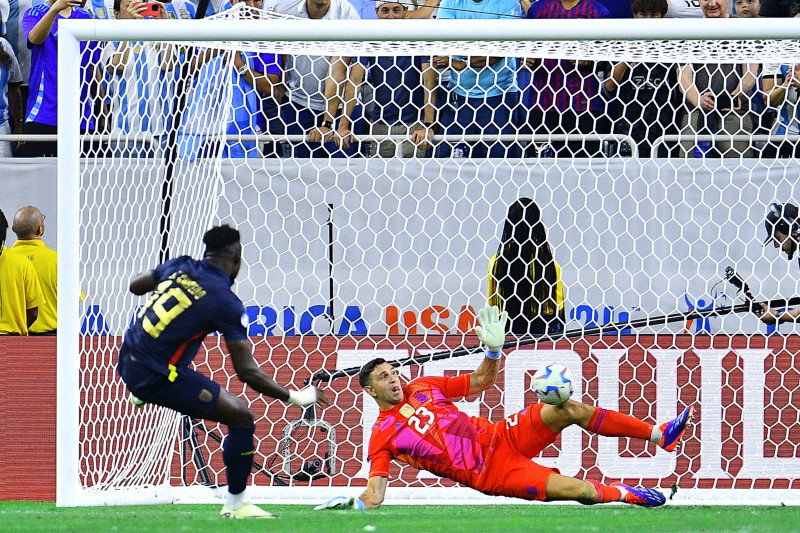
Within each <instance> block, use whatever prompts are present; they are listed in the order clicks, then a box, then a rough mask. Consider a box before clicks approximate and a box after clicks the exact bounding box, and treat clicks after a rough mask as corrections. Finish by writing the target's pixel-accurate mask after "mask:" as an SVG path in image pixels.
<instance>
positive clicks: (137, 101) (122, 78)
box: [101, 0, 178, 157]
mask: <svg viewBox="0 0 800 533" xmlns="http://www.w3.org/2000/svg"><path fill="white" fill-rule="evenodd" d="M158 5H159V9H160V14H159V16H158V18H160V19H166V18H168V16H167V10H166V8H165V7H164V4H158ZM113 7H114V18H116V19H119V20H131V19H134V20H135V19H142V18H144V17H143V16H142V15H141V13H142V12H143V11H144V10H145V9H146V8H147V6H146V5H145V3H144V2H137V1H136V0H115V2H114V6H113ZM101 62H102V63H101V64H102V65H103V66H104V68H105V70H106V73H107V91H108V97H109V99H110V103H111V104H110V120H109V124H108V129H109V133H110V134H111V135H113V136H117V139H116V140H112V141H111V143H110V147H111V149H112V151H113V152H114V153H115V154H116V155H117V156H119V157H153V156H154V155H155V153H156V150H157V147H158V146H159V145H160V144H162V143H163V142H164V141H165V140H166V136H167V133H168V131H169V121H170V115H171V112H172V109H171V103H172V101H173V100H174V98H175V84H176V77H175V71H176V68H177V65H178V56H177V49H176V47H174V46H172V45H168V44H163V43H157V42H149V41H148V42H142V41H139V42H131V41H118V42H108V43H106V45H105V46H104V48H103V53H102V59H101ZM130 133H136V134H145V135H147V134H149V135H152V136H153V137H154V141H153V143H150V142H147V141H142V139H141V138H140V137H135V138H133V139H128V134H130Z"/></svg>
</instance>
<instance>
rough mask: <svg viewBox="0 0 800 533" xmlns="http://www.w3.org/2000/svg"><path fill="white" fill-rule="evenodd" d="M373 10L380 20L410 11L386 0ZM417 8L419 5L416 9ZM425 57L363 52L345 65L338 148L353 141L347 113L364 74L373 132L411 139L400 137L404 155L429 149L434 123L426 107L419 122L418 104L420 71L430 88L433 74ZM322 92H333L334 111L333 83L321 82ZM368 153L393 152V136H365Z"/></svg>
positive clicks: (332, 108) (330, 108)
mask: <svg viewBox="0 0 800 533" xmlns="http://www.w3.org/2000/svg"><path fill="white" fill-rule="evenodd" d="M375 6H376V7H375V11H376V12H377V15H378V18H379V19H382V20H396V19H404V18H406V17H407V16H408V14H409V12H408V10H407V9H406V7H405V6H404V5H403V4H401V3H399V2H395V1H391V0H378V1H377V2H376V3H375ZM419 11H421V9H420V10H419ZM429 67H430V61H425V62H423V58H421V57H412V56H391V57H366V58H362V59H361V60H360V61H359V62H358V63H356V64H355V65H353V67H352V68H351V69H350V80H349V82H350V85H352V87H348V88H347V89H346V91H345V94H346V95H348V96H350V95H352V98H351V99H350V100H349V101H346V102H345V104H344V107H343V110H344V113H343V115H342V116H341V117H340V119H339V122H338V129H337V134H336V135H335V136H334V137H333V139H334V141H335V142H336V143H337V144H339V145H340V146H341V147H342V148H347V147H349V145H350V143H351V142H353V141H354V137H353V135H352V134H351V133H350V128H349V125H350V113H351V112H352V110H353V108H354V107H355V95H356V93H357V90H356V88H355V87H357V86H358V85H360V84H361V83H362V82H363V81H364V79H365V74H367V72H368V75H366V79H367V82H368V84H369V87H370V88H371V89H372V90H371V91H370V94H371V95H372V100H373V102H374V104H373V105H366V106H365V108H366V109H367V110H368V112H367V122H368V124H369V128H370V130H371V134H372V135H387V134H391V135H405V136H411V140H408V141H405V142H403V143H402V144H403V157H412V156H414V155H415V154H416V156H417V157H424V156H425V155H426V151H427V150H429V149H430V144H429V143H428V141H430V140H431V139H432V138H433V123H434V120H435V117H433V116H432V115H431V113H432V111H433V110H432V109H431V110H428V109H425V111H424V112H427V113H428V114H429V116H428V117H426V118H425V123H421V122H420V109H421V108H423V104H422V102H423V94H422V90H423V86H422V85H423V82H422V80H423V73H425V74H424V75H425V76H426V79H427V84H426V90H428V91H429V92H433V91H434V90H435V84H436V79H435V75H434V74H433V72H434V71H433V70H432V69H430V68H429ZM325 92H326V94H332V95H333V97H332V98H330V99H329V100H328V114H329V115H331V116H333V115H334V114H335V113H336V110H337V109H338V108H339V100H340V99H339V97H338V94H336V93H335V92H334V89H333V87H328V86H326V87H325ZM369 144H370V151H369V153H370V154H371V155H379V156H380V157H394V155H395V151H396V145H395V143H394V142H392V141H382V142H381V143H380V145H379V144H378V142H376V141H370V143H369Z"/></svg>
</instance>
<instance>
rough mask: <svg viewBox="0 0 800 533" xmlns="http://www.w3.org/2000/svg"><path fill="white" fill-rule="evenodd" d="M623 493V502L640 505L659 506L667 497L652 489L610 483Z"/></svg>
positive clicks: (665, 501)
mask: <svg viewBox="0 0 800 533" xmlns="http://www.w3.org/2000/svg"><path fill="white" fill-rule="evenodd" d="M611 486H612V487H617V488H618V489H619V490H620V491H621V492H623V493H624V496H625V503H629V504H631V505H640V506H642V507H660V506H662V505H664V504H665V503H667V498H666V497H665V496H664V495H663V494H661V493H660V492H658V491H657V490H654V489H644V488H633V487H631V486H630V485H623V484H622V483H611Z"/></svg>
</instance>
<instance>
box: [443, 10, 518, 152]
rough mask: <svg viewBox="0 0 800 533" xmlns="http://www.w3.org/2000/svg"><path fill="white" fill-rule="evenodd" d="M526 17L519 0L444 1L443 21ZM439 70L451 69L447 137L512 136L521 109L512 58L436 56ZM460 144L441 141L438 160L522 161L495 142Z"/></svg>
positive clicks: (510, 149)
mask: <svg viewBox="0 0 800 533" xmlns="http://www.w3.org/2000/svg"><path fill="white" fill-rule="evenodd" d="M522 15H523V13H522V9H521V8H520V4H519V0H442V2H441V3H440V4H439V12H438V18H440V19H504V20H511V19H518V18H521V17H522ZM433 62H434V66H436V67H437V68H442V67H445V66H446V67H448V68H449V69H450V71H451V72H450V82H449V85H448V90H449V92H450V95H449V98H450V101H449V102H447V103H445V102H442V106H441V107H442V112H441V117H440V122H441V127H442V132H443V133H444V134H445V135H474V134H482V135H497V134H514V133H516V129H515V126H514V124H516V123H517V122H518V120H516V118H517V117H516V114H517V112H518V108H519V88H518V87H517V83H516V80H515V76H516V71H517V60H516V58H513V57H486V56H475V57H464V56H453V57H449V58H448V57H436V58H434V59H433ZM470 144H472V143H469V144H468V143H459V144H458V145H457V146H456V147H455V148H454V147H453V146H452V145H451V144H450V143H442V144H440V145H439V146H438V147H437V148H436V156H437V157H451V156H452V157H477V158H481V157H487V156H488V157H519V155H520V154H519V150H518V148H516V146H510V145H509V144H508V143H505V142H500V141H497V140H494V141H487V142H485V143H477V144H472V146H470Z"/></svg>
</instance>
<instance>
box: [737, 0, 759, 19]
mask: <svg viewBox="0 0 800 533" xmlns="http://www.w3.org/2000/svg"><path fill="white" fill-rule="evenodd" d="M734 7H735V8H736V10H735V13H734V14H735V15H736V16H737V17H742V18H756V17H758V16H759V13H758V12H759V10H760V9H761V0H736V3H735V4H734Z"/></svg>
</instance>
